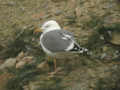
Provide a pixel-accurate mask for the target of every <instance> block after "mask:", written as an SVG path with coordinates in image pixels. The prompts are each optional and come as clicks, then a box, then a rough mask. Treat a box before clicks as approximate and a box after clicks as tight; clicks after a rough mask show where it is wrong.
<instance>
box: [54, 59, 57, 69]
mask: <svg viewBox="0 0 120 90" xmlns="http://www.w3.org/2000/svg"><path fill="white" fill-rule="evenodd" d="M56 68H57V66H56V58H54V70H55V71H56Z"/></svg>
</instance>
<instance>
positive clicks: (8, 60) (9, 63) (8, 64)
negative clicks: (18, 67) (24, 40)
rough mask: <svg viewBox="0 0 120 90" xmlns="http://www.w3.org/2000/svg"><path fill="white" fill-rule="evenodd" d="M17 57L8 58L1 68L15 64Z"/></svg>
mask: <svg viewBox="0 0 120 90" xmlns="http://www.w3.org/2000/svg"><path fill="white" fill-rule="evenodd" d="M15 63H16V59H15V58H9V59H7V60H6V61H5V62H4V63H3V64H1V65H0V69H1V70H2V69H5V68H10V67H13V66H15Z"/></svg>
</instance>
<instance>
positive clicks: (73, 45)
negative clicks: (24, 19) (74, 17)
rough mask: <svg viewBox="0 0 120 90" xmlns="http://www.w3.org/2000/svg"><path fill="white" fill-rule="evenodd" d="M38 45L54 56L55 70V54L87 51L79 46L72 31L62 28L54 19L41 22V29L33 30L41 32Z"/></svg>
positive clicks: (49, 55) (50, 55)
mask: <svg viewBox="0 0 120 90" xmlns="http://www.w3.org/2000/svg"><path fill="white" fill-rule="evenodd" d="M41 30H42V34H41V35H40V45H41V47H42V49H43V51H44V52H45V53H46V54H47V55H48V60H49V58H50V57H54V69H55V70H56V54H59V53H61V52H66V53H68V52H76V53H84V52H87V51H88V49H87V48H83V47H80V45H79V44H78V43H77V42H76V40H75V38H74V35H73V33H71V32H69V31H67V30H64V29H62V28H61V27H60V25H59V24H58V23H57V22H56V21H55V20H49V21H46V22H45V23H43V25H42V26H41V29H37V30H35V32H41Z"/></svg>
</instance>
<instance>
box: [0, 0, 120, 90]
mask: <svg viewBox="0 0 120 90" xmlns="http://www.w3.org/2000/svg"><path fill="white" fill-rule="evenodd" d="M119 4H120V1H119V0H86V1H85V0H0V90H120V85H119V83H120V77H119V76H120V72H119V71H120V5H119ZM51 19H52V20H56V21H57V22H59V24H60V25H61V26H62V27H63V28H64V29H65V30H69V31H71V32H73V33H74V34H75V37H76V40H77V41H78V42H79V43H80V45H81V46H84V47H87V48H88V49H89V51H90V52H89V55H85V54H73V53H69V54H60V55H59V56H58V57H57V67H58V69H57V72H54V73H51V74H49V72H51V71H53V70H52V68H53V62H49V65H48V64H46V60H47V57H46V55H45V53H44V52H43V51H42V49H41V47H40V45H39V43H38V40H39V35H40V34H39V33H38V34H34V33H33V31H34V30H35V29H36V28H38V27H39V26H40V25H41V24H42V23H43V22H44V21H47V20H51ZM51 59H52V58H51Z"/></svg>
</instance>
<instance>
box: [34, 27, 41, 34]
mask: <svg viewBox="0 0 120 90" xmlns="http://www.w3.org/2000/svg"><path fill="white" fill-rule="evenodd" d="M38 32H42V29H41V28H36V29H35V30H34V32H33V33H34V34H36V33H38Z"/></svg>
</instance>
